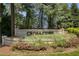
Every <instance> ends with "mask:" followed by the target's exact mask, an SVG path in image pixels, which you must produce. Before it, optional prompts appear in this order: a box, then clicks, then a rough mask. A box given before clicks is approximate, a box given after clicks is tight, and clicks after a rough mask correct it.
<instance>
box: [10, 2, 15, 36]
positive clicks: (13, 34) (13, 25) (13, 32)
mask: <svg viewBox="0 0 79 59" xmlns="http://www.w3.org/2000/svg"><path fill="white" fill-rule="evenodd" d="M11 36H12V37H13V36H15V10H14V4H13V3H11Z"/></svg>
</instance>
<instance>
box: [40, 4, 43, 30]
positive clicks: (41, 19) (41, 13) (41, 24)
mask: <svg viewBox="0 0 79 59" xmlns="http://www.w3.org/2000/svg"><path fill="white" fill-rule="evenodd" d="M40 28H42V29H43V6H42V5H41V8H40Z"/></svg>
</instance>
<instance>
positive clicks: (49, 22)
mask: <svg viewBox="0 0 79 59" xmlns="http://www.w3.org/2000/svg"><path fill="white" fill-rule="evenodd" d="M51 23H52V22H51V15H49V16H48V29H51V27H52V25H51Z"/></svg>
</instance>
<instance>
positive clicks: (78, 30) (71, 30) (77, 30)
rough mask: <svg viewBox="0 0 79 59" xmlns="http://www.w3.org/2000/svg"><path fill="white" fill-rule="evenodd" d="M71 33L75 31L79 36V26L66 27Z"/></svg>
mask: <svg viewBox="0 0 79 59" xmlns="http://www.w3.org/2000/svg"><path fill="white" fill-rule="evenodd" d="M66 30H67V31H68V32H69V33H74V34H76V35H77V36H79V28H67V29H66Z"/></svg>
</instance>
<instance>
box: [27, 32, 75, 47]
mask: <svg viewBox="0 0 79 59" xmlns="http://www.w3.org/2000/svg"><path fill="white" fill-rule="evenodd" d="M74 38H76V35H74V34H58V33H56V34H46V35H44V34H43V35H32V36H28V37H27V38H25V40H26V41H28V42H30V41H32V43H31V44H32V45H34V46H52V47H53V48H57V47H70V46H71V45H70V44H67V43H68V42H70V40H73V39H74ZM45 42H47V43H45ZM50 42H51V43H50Z"/></svg>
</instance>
